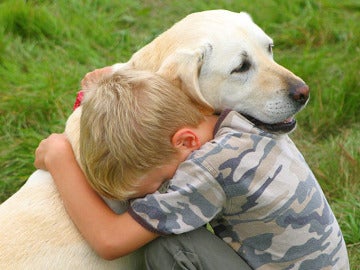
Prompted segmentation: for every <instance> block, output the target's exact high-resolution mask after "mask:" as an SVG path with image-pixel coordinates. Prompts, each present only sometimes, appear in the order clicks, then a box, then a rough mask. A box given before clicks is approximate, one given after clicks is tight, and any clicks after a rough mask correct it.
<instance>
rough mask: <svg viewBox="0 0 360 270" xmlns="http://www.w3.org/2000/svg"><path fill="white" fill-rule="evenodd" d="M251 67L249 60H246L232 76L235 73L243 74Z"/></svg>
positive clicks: (234, 70) (233, 71)
mask: <svg viewBox="0 0 360 270" xmlns="http://www.w3.org/2000/svg"><path fill="white" fill-rule="evenodd" d="M250 67H251V63H250V62H249V61H248V60H245V61H244V62H242V63H241V65H240V66H238V67H237V68H235V69H233V70H232V71H231V74H233V73H242V72H246V71H248V70H249V69H250Z"/></svg>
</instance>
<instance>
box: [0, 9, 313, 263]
mask: <svg viewBox="0 0 360 270" xmlns="http://www.w3.org/2000/svg"><path fill="white" fill-rule="evenodd" d="M272 48H273V41H272V39H271V38H270V37H269V36H268V35H266V34H265V33H264V31H263V30H262V29H261V28H260V27H258V26H257V25H256V24H255V23H254V22H253V21H252V19H251V17H250V16H249V15H248V14H247V13H244V12H241V13H236V12H231V11H227V10H211V11H203V12H198V13H193V14H190V15H188V16H187V17H185V18H184V19H183V20H181V21H179V22H178V23H176V24H175V25H174V26H172V27H171V28H170V29H168V30H167V31H165V32H164V33H162V34H161V35H160V36H158V37H157V38H156V39H154V40H153V41H152V42H150V43H149V44H148V45H146V46H145V47H143V48H141V49H140V50H139V51H137V52H136V53H135V54H134V55H133V56H132V57H131V58H130V59H129V61H128V62H126V63H121V64H115V65H113V66H112V70H113V72H115V71H116V70H118V69H121V68H123V67H130V68H135V69H140V70H150V71H153V72H157V73H159V74H161V75H162V76H163V77H165V78H166V79H168V80H170V81H171V82H172V83H174V84H175V85H177V86H178V87H180V88H181V89H182V90H183V91H184V92H185V93H187V95H188V96H189V97H190V98H191V99H192V100H193V101H194V102H195V103H196V104H197V105H198V106H199V108H200V109H201V110H202V112H203V113H204V114H212V113H217V112H220V111H222V110H223V109H234V110H236V111H239V112H241V113H242V114H244V115H245V116H246V117H248V119H250V120H251V121H252V122H254V123H255V124H256V125H258V126H260V127H262V128H263V129H266V130H269V131H271V132H275V133H289V132H291V131H293V130H294V128H295V126H296V120H295V118H294V115H295V114H296V113H298V112H299V111H300V110H301V109H302V108H304V106H305V105H306V103H307V102H308V99H309V87H308V86H307V85H306V84H305V83H304V81H303V80H302V79H301V78H299V77H297V76H296V75H294V74H293V73H292V72H290V71H289V70H288V69H286V68H284V67H282V66H281V65H279V64H277V63H276V62H275V61H274V59H273V52H272ZM87 76H90V74H88V75H87ZM85 78H86V76H85ZM80 117H81V106H80V107H79V108H77V109H76V110H75V111H74V112H73V113H72V114H71V115H70V117H69V118H68V120H67V123H66V128H65V133H66V134H67V137H68V139H69V141H70V143H71V145H72V147H73V150H74V153H75V156H76V158H77V160H78V162H79V136H80V130H79V129H80ZM79 164H80V163H79ZM105 200H106V202H107V203H108V205H109V206H110V207H111V208H112V209H113V210H114V211H115V212H117V213H121V212H123V211H125V210H126V207H127V206H126V203H123V202H117V201H110V200H108V199H105ZM0 224H1V229H0V268H1V269H26V268H31V269H48V268H51V269H70V268H71V269H73V268H77V269H143V267H144V264H143V263H144V262H143V250H142V249H140V250H138V251H136V252H134V253H132V254H130V255H128V256H126V257H122V258H119V259H117V260H114V261H106V260H104V259H102V258H100V257H99V256H98V255H97V254H96V253H95V252H94V251H93V250H92V249H91V248H90V247H89V246H88V244H87V243H86V242H85V240H84V239H83V238H82V236H81V235H80V233H79V232H78V231H77V229H76V227H75V226H74V224H73V223H72V222H71V220H70V218H69V216H68V215H67V213H66V211H65V210H64V207H63V204H62V201H61V199H60V197H59V194H58V192H57V190H56V187H55V185H54V183H53V181H52V178H51V175H50V174H49V173H48V172H45V171H41V170H37V171H35V172H34V173H33V174H32V175H31V176H30V178H29V179H28V181H27V182H26V183H25V184H24V186H23V187H22V188H21V189H20V190H19V191H18V192H16V193H15V194H14V195H13V196H11V197H10V198H9V199H8V200H7V201H5V202H4V203H3V204H2V205H1V206H0Z"/></svg>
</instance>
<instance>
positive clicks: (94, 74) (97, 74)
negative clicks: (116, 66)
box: [81, 66, 113, 89]
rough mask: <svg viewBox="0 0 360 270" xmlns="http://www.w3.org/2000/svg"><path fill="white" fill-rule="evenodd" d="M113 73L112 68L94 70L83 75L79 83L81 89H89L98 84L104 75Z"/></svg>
mask: <svg viewBox="0 0 360 270" xmlns="http://www.w3.org/2000/svg"><path fill="white" fill-rule="evenodd" d="M112 72H113V68H112V66H108V67H104V68H100V69H95V70H94V71H91V72H89V73H87V74H86V75H85V77H84V78H83V79H82V81H81V88H82V89H87V88H89V87H91V85H92V84H94V83H96V82H98V81H99V80H100V79H101V78H102V77H103V76H104V75H106V74H111V73H112Z"/></svg>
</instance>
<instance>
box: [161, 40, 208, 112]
mask: <svg viewBox="0 0 360 270" xmlns="http://www.w3.org/2000/svg"><path fill="white" fill-rule="evenodd" d="M209 48H210V49H211V46H210V45H206V46H201V47H200V48H197V49H194V50H191V49H188V50H178V51H175V52H174V53H173V54H171V55H170V56H168V57H167V58H166V59H165V61H164V62H163V63H162V65H161V66H160V68H159V70H158V71H157V73H158V74H159V75H161V76H163V77H164V78H166V79H167V80H170V81H171V82H172V83H173V84H174V85H176V86H177V87H179V88H180V89H181V90H183V91H184V92H185V93H186V94H187V95H188V96H189V97H190V98H191V100H192V101H193V102H194V103H195V104H196V105H197V106H199V108H200V110H201V112H202V113H204V114H206V115H210V114H213V113H214V109H213V108H212V106H211V105H210V104H209V103H208V102H207V101H206V100H205V98H204V97H203V95H202V93H201V91H200V86H199V73H200V69H201V66H202V63H203V60H204V56H205V53H206V52H207V50H209Z"/></svg>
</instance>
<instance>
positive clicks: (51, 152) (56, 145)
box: [34, 133, 75, 171]
mask: <svg viewBox="0 0 360 270" xmlns="http://www.w3.org/2000/svg"><path fill="white" fill-rule="evenodd" d="M74 158H75V157H74V153H73V151H72V148H71V144H70V143H69V141H68V139H67V138H66V136H65V134H56V133H54V134H51V135H50V136H49V137H48V138H46V139H44V140H42V141H41V142H40V144H39V146H38V147H37V149H36V150H35V161H34V166H35V167H36V168H37V169H43V170H47V171H48V170H49V166H51V164H52V163H56V162H57V161H59V162H62V161H64V160H72V159H74Z"/></svg>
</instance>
